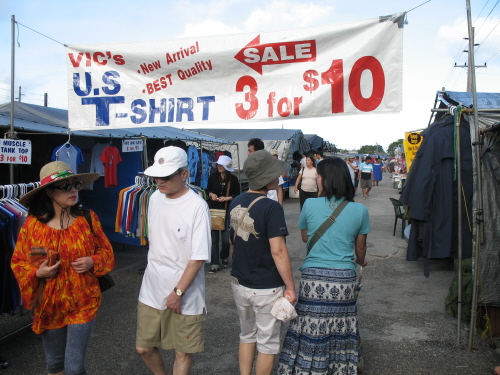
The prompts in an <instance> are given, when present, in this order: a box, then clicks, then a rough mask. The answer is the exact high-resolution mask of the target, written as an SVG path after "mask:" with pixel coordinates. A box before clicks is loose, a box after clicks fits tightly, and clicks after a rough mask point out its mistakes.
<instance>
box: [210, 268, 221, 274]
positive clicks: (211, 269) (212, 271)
mask: <svg viewBox="0 0 500 375" xmlns="http://www.w3.org/2000/svg"><path fill="white" fill-rule="evenodd" d="M218 270H219V269H218V268H210V271H208V273H216V272H217V271H218Z"/></svg>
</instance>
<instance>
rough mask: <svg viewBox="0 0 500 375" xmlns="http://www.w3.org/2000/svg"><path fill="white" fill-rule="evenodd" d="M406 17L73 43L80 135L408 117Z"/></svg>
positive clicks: (73, 111)
mask: <svg viewBox="0 0 500 375" xmlns="http://www.w3.org/2000/svg"><path fill="white" fill-rule="evenodd" d="M404 15H405V14H404V13H401V14H397V15H393V16H387V17H379V18H374V19H369V20H364V21H356V22H348V23H342V24H334V25H328V26H319V27H313V28H301V29H292V30H285V31H275V32H266V33H252V34H235V35H224V36H213V37H199V38H189V39H170V40H159V41H148V42H131V43H109V44H93V45H70V46H68V47H67V61H68V91H69V95H68V97H69V126H70V129H72V130H85V129H86V130H90V129H103V128H106V127H108V128H127V127H140V126H155V125H170V126H184V125H186V124H189V125H195V124H196V125H198V124H199V125H209V126H214V125H216V124H220V123H222V122H226V123H240V124H242V127H245V126H246V127H247V126H248V125H249V124H247V123H248V122H251V121H268V120H284V119H287V118H295V119H297V118H309V117H318V116H329V115H335V114H357V113H363V112H395V111H401V109H402V108H401V107H402V104H401V103H402V99H401V96H402V95H401V91H402V45H403V23H404Z"/></svg>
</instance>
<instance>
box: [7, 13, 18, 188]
mask: <svg viewBox="0 0 500 375" xmlns="http://www.w3.org/2000/svg"><path fill="white" fill-rule="evenodd" d="M11 22H12V25H11V28H12V33H11V34H12V42H11V54H10V131H9V138H12V139H14V138H16V137H15V136H14V66H15V57H14V56H15V52H16V49H15V35H16V28H15V25H16V16H14V15H12V16H11ZM9 181H10V184H11V185H12V184H14V164H9Z"/></svg>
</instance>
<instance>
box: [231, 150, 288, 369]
mask: <svg viewBox="0 0 500 375" xmlns="http://www.w3.org/2000/svg"><path fill="white" fill-rule="evenodd" d="M286 167H287V165H286V163H285V162H283V161H281V160H278V159H275V158H274V157H273V156H272V155H271V154H270V153H269V152H268V151H265V150H260V151H256V152H253V153H252V154H250V155H249V156H248V158H247V159H246V161H245V164H244V167H243V170H244V171H245V174H246V176H247V177H248V179H249V187H250V190H248V192H247V193H245V194H241V195H239V196H237V197H235V198H234V199H233V201H232V202H231V205H230V207H229V212H230V215H231V229H230V240H231V242H232V248H233V268H232V271H231V276H232V277H233V282H232V289H233V295H234V300H235V303H236V307H237V309H238V316H239V318H240V327H241V333H240V347H239V362H240V373H241V374H250V373H251V372H252V367H253V361H254V355H255V350H257V352H258V357H257V365H256V366H257V368H256V373H257V374H271V371H272V369H273V365H274V357H275V355H276V354H277V353H278V352H279V349H280V342H279V338H280V329H281V321H279V320H276V319H275V318H274V317H273V316H272V314H271V309H272V307H273V305H274V303H275V302H276V300H277V299H278V298H279V297H283V296H284V297H285V298H287V299H288V301H289V302H290V303H294V302H295V300H296V295H295V284H294V281H293V275H292V265H291V263H290V256H289V254H288V249H287V247H286V243H285V236H286V235H288V230H287V227H286V222H285V215H284V212H283V208H282V207H281V205H280V204H279V203H278V202H276V201H274V200H272V199H269V198H267V192H268V191H269V190H272V189H276V188H277V187H278V177H279V176H280V175H281V174H282V173H283V172H284V171H285V169H286Z"/></svg>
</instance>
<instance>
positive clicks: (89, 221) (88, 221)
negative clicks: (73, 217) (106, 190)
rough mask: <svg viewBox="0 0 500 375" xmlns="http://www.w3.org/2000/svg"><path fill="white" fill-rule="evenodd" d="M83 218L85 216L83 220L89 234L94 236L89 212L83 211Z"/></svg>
mask: <svg viewBox="0 0 500 375" xmlns="http://www.w3.org/2000/svg"><path fill="white" fill-rule="evenodd" d="M83 216H85V220H87V223H89V227H90V232H91V233H92V234H94V228H93V227H92V217H91V216H90V211H89V210H83Z"/></svg>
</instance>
